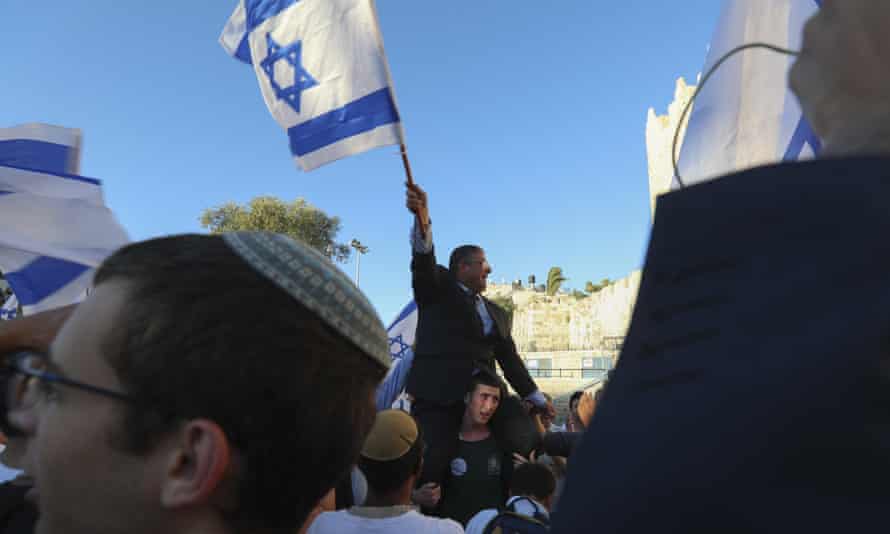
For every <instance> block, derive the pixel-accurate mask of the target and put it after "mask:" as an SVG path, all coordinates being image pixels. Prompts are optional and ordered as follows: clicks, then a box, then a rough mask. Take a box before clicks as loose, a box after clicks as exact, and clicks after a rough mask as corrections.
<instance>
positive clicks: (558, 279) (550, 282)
mask: <svg viewBox="0 0 890 534" xmlns="http://www.w3.org/2000/svg"><path fill="white" fill-rule="evenodd" d="M566 280H568V278H566V277H565V276H563V274H562V267H551V268H550V270H549V271H548V272H547V294H548V295H550V296H551V297H552V296H553V295H555V294H556V293H557V292H558V291H559V288H560V287H562V284H563V282H565V281H566Z"/></svg>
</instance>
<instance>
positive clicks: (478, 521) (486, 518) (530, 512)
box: [467, 496, 550, 534]
mask: <svg viewBox="0 0 890 534" xmlns="http://www.w3.org/2000/svg"><path fill="white" fill-rule="evenodd" d="M519 499H522V500H521V501H519ZM513 501H519V502H517V503H516V506H515V512H516V513H517V514H521V515H527V516H528V517H534V516H535V512H538V513H539V514H542V515H543V516H544V517H548V518H549V517H550V514H549V513H548V512H547V509H546V508H544V505H542V504H541V503H539V502H538V501H536V500H534V499H532V498H530V497H520V496H516V497H510V498H509V499H507V506H510V505H511V504H513ZM497 515H498V511H497V510H495V509H494V508H488V509H485V510H481V511H479V512H478V513H477V514H476V515H474V516H473V517H471V518H470V520H469V521H467V534H482V533H483V532H484V531H485V527H487V526H488V523H489V522H491V520H492V519H494V518H495V516H497Z"/></svg>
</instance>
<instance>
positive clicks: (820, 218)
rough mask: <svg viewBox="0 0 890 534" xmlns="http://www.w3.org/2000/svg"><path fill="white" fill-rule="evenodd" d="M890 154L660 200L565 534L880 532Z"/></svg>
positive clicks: (581, 459)
mask: <svg viewBox="0 0 890 534" xmlns="http://www.w3.org/2000/svg"><path fill="white" fill-rule="evenodd" d="M888 203H890V159H868V158H863V159H848V160H824V161H813V162H807V163H794V164H782V165H777V166H771V167H763V168H759V169H754V170H751V171H747V172H743V173H739V174H735V175H731V176H727V177H724V178H722V179H720V180H715V181H712V182H706V183H703V184H697V185H694V186H691V187H688V188H687V189H684V190H682V191H677V192H672V193H668V194H666V195H663V196H661V197H659V198H658V206H657V209H656V211H655V224H654V226H653V228H652V237H651V241H650V243H649V250H648V253H647V255H646V266H645V269H644V271H643V277H642V281H641V283H640V290H639V295H638V297H637V302H636V306H635V308H634V311H633V319H632V320H631V324H630V329H629V330H628V334H627V338H626V339H625V341H624V346H623V348H622V351H621V357H620V358H619V360H618V365H617V366H616V369H615V371H614V373H613V375H612V378H611V379H610V381H609V386H608V391H607V393H606V395H604V396H603V398H602V400H601V402H600V403H599V404H598V405H597V408H596V416H595V417H593V419H592V420H591V424H590V427H589V428H588V430H587V432H586V434H585V437H584V439H583V441H582V442H581V443H580V444H579V446H578V447H579V448H578V450H576V451H575V453H574V455H573V457H572V463H571V466H570V469H569V472H568V477H567V480H566V488H565V492H564V493H563V495H562V497H560V501H559V510H558V511H557V513H556V514H555V515H554V522H553V530H552V532H553V533H554V534H561V533H575V532H578V529H579V525H584V526H587V525H595V526H596V532H597V534H624V533H628V532H634V533H635V532H655V531H658V532H665V533H667V532H683V533H686V534H689V533H711V532H724V533H725V532H729V533H733V534H741V533H745V534H747V533H751V534H753V533H757V534H762V533H776V534H787V533H789V532H806V533H807V534H814V533H817V532H830V533H837V532H877V531H880V530H886V528H887V502H888V501H890V485H888V484H887V481H888V480H890V410H888V406H890V372H888V370H890V367H888V362H890V356H888V354H890V352H888V348H890V342H888V341H890V335H888V334H890V240H888V239H887V236H888V235H890V210H888Z"/></svg>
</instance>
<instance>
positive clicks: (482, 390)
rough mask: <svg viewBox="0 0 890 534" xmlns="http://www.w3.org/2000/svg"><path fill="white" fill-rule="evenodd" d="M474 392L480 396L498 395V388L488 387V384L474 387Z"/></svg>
mask: <svg viewBox="0 0 890 534" xmlns="http://www.w3.org/2000/svg"><path fill="white" fill-rule="evenodd" d="M476 392H477V393H479V394H480V395H500V394H501V390H500V388H497V387H494V386H489V385H488V384H478V385H476Z"/></svg>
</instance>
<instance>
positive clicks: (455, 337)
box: [406, 252, 537, 403]
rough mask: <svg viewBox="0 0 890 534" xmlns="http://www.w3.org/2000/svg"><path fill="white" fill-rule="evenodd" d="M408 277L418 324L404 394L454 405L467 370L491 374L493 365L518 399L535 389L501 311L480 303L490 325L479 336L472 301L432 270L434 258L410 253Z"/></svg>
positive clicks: (440, 270) (446, 274)
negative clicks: (485, 370)
mask: <svg viewBox="0 0 890 534" xmlns="http://www.w3.org/2000/svg"><path fill="white" fill-rule="evenodd" d="M411 275H412V282H413V286H414V300H415V302H417V311H418V318H417V334H416V337H415V345H416V346H415V348H414V363H413V364H412V367H411V372H410V373H409V374H408V379H407V384H406V389H407V391H408V393H410V394H411V395H413V396H414V397H415V398H417V399H422V400H425V401H431V402H438V403H451V402H455V401H459V400H460V399H462V398H463V396H464V393H465V390H466V385H467V383H468V382H469V379H470V377H471V376H472V373H473V369H474V368H475V367H477V366H487V367H489V368H490V369H492V370H494V360H497V362H498V363H499V364H500V365H501V369H503V371H504V375H505V376H506V377H507V381H509V382H510V385H512V386H513V388H514V389H515V390H516V391H517V392H518V393H519V394H520V395H521V396H523V397H524V396H526V395H529V394H531V393H532V392H534V391H535V390H536V389H537V386H536V385H535V382H534V381H533V380H532V379H531V376H529V374H528V370H527V369H526V368H525V364H523V362H522V359H521V358H520V357H519V354H518V353H517V352H516V345H515V344H514V343H513V338H512V337H511V336H510V321H509V318H508V316H507V313H506V312H505V311H504V310H502V309H501V308H500V307H498V306H497V305H496V304H494V303H493V302H491V301H490V300H488V299H485V305H486V306H487V308H488V313H489V315H491V318H492V320H493V321H494V327H493V328H492V332H491V334H490V335H488V336H485V335H484V334H483V332H482V320H481V319H480V318H479V314H478V312H477V311H476V303H475V301H474V297H473V296H472V295H470V294H468V292H466V291H464V289H463V288H462V287H461V286H459V285H458V283H457V280H456V279H455V278H454V276H452V274H451V272H450V271H449V270H448V269H446V268H444V267H442V266H441V265H437V264H436V257H435V253H434V252H431V253H430V254H417V253H415V254H414V258H413V259H412V261H411Z"/></svg>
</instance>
